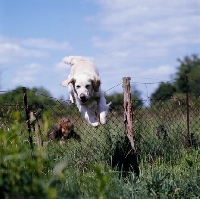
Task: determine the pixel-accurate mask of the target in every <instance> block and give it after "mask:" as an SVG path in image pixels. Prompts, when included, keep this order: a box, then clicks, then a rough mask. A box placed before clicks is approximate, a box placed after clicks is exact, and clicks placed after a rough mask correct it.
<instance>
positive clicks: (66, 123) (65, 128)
mask: <svg viewBox="0 0 200 199" xmlns="http://www.w3.org/2000/svg"><path fill="white" fill-rule="evenodd" d="M47 136H48V138H50V139H51V140H61V139H62V140H66V139H70V138H74V139H76V140H78V141H80V140H81V138H80V136H79V135H78V134H77V133H75V132H74V124H73V123H72V122H71V120H70V119H68V118H62V119H60V120H59V122H58V124H57V125H56V126H55V127H53V128H52V129H51V130H50V131H48V133H47Z"/></svg>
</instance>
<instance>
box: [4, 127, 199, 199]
mask: <svg viewBox="0 0 200 199" xmlns="http://www.w3.org/2000/svg"><path fill="white" fill-rule="evenodd" d="M18 129H19V124H16V125H14V126H12V128H11V130H10V131H1V132H0V145H1V147H0V159H1V161H0V197H1V198H98V199H100V198H109V199H112V198H123V199H124V198H127V199H129V198H185V199H187V198H188V199H191V198H198V197H199V196H200V195H199V193H200V161H199V158H200V150H199V149H196V150H194V149H190V150H185V149H182V150H181V151H179V153H178V155H176V154H173V153H171V155H170V158H171V159H168V160H167V159H165V158H164V157H161V156H160V157H159V156H157V157H156V156H154V157H151V156H150V155H148V153H146V155H144V154H143V155H142V156H141V160H140V176H139V177H136V176H135V175H134V173H131V174H130V175H129V176H128V177H127V178H126V179H124V178H122V177H119V175H118V172H116V171H115V170H113V169H112V168H111V167H110V165H109V164H108V163H109V156H106V154H105V153H104V152H105V151H104V150H102V149H103V146H102V142H101V141H100V140H98V142H95V144H93V145H90V146H88V144H89V143H90V142H92V143H93V141H88V143H87V146H88V147H87V148H83V147H82V145H80V144H78V143H77V142H75V141H74V140H71V141H69V142H67V143H65V144H64V145H61V144H59V143H51V144H48V145H46V146H43V147H42V148H37V147H36V146H35V147H34V150H33V151H31V149H30V146H29V143H28V141H27V138H26V131H24V132H23V134H22V133H19V132H18ZM97 133H98V132H97ZM101 133H102V134H103V133H105V131H104V132H103V131H101ZM99 135H100V134H99ZM99 135H98V136H99ZM98 136H97V137H98ZM104 136H105V135H104ZM107 142H108V143H107V144H106V145H107V146H108V145H109V144H110V143H109V140H107ZM149 142H153V141H152V140H151V141H149ZM92 143H90V144H92ZM97 143H101V144H99V145H97ZM74 146H76V147H74ZM78 146H79V147H78ZM96 146H97V147H98V150H96V149H95V147H96ZM104 146H105V145H104ZM111 148H112V147H111ZM72 151H73V154H71V155H70V153H72ZM106 151H107V152H109V150H106ZM96 152H98V153H97V154H94V153H96ZM72 156H73V158H74V159H73V158H72ZM106 162H107V163H106Z"/></svg>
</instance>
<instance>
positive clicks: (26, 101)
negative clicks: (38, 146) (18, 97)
mask: <svg viewBox="0 0 200 199" xmlns="http://www.w3.org/2000/svg"><path fill="white" fill-rule="evenodd" d="M23 92H24V97H23V100H24V109H25V112H26V123H27V127H28V134H29V142H30V146H31V149H33V138H32V136H31V124H30V117H29V111H28V100H27V93H26V87H23Z"/></svg>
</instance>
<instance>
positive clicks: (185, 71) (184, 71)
mask: <svg viewBox="0 0 200 199" xmlns="http://www.w3.org/2000/svg"><path fill="white" fill-rule="evenodd" d="M178 62H179V63H180V66H179V67H178V68H177V69H178V71H177V73H176V75H175V78H176V81H175V83H174V86H175V87H176V89H177V92H178V93H186V76H188V78H189V79H188V80H189V87H188V91H189V92H192V93H195V92H196V91H199V90H200V85H199V84H197V83H198V82H199V81H200V57H199V56H198V55H192V56H191V57H189V56H185V57H184V59H183V60H181V59H178Z"/></svg>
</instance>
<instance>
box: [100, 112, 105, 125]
mask: <svg viewBox="0 0 200 199" xmlns="http://www.w3.org/2000/svg"><path fill="white" fill-rule="evenodd" d="M100 122H101V124H105V123H106V111H104V112H102V113H100Z"/></svg>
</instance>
